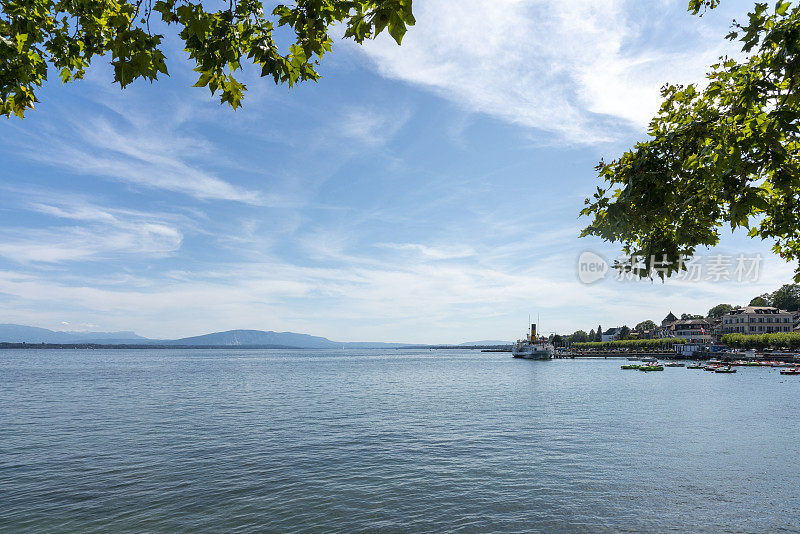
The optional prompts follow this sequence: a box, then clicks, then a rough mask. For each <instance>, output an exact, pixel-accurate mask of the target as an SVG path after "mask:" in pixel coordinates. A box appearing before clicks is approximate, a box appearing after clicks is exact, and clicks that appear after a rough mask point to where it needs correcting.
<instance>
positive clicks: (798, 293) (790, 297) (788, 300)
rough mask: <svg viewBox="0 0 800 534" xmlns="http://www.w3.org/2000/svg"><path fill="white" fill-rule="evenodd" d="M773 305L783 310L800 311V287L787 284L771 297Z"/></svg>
mask: <svg viewBox="0 0 800 534" xmlns="http://www.w3.org/2000/svg"><path fill="white" fill-rule="evenodd" d="M770 297H771V299H770V301H771V302H772V305H773V306H775V307H776V308H779V309H781V310H787V311H797V310H800V285H797V284H786V285H784V286H782V287H781V288H780V289H778V290H777V291H775V292H774V293H772V295H770Z"/></svg>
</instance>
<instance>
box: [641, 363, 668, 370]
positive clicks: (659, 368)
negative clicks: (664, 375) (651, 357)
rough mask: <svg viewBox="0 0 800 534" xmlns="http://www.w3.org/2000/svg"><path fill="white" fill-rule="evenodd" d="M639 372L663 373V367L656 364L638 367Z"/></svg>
mask: <svg viewBox="0 0 800 534" xmlns="http://www.w3.org/2000/svg"><path fill="white" fill-rule="evenodd" d="M639 370H640V371H663V370H664V366H663V365H659V364H657V363H654V364H649V365H641V366H639Z"/></svg>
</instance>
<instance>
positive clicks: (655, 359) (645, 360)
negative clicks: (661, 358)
mask: <svg viewBox="0 0 800 534" xmlns="http://www.w3.org/2000/svg"><path fill="white" fill-rule="evenodd" d="M642 361H643V362H645V363H658V359H657V358H653V357H652V356H647V357H645V358H642Z"/></svg>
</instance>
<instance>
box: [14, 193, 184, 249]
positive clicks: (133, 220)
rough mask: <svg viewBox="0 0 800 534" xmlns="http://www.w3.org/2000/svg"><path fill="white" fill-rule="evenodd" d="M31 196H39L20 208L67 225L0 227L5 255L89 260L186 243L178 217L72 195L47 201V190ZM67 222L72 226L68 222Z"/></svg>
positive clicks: (174, 247)
mask: <svg viewBox="0 0 800 534" xmlns="http://www.w3.org/2000/svg"><path fill="white" fill-rule="evenodd" d="M7 191H8V190H7ZM32 196H33V198H34V200H29V201H28V203H27V204H26V203H25V202H22V203H21V204H20V205H19V206H18V207H19V208H23V209H27V210H29V211H34V212H38V213H40V214H44V215H47V216H50V217H52V218H54V219H55V220H56V221H58V222H62V224H53V225H50V226H43V227H39V228H26V227H13V226H7V227H5V228H3V229H2V230H0V256H3V257H5V258H7V259H9V260H12V261H15V262H19V263H60V262H65V261H87V260H98V259H107V258H108V257H109V255H113V254H140V255H146V256H162V255H165V254H169V253H172V252H174V251H176V250H178V249H179V248H180V246H181V242H182V241H183V233H182V232H181V230H180V229H179V228H178V227H177V226H176V225H175V224H174V219H175V217H168V216H165V215H161V214H154V213H146V212H142V211H135V210H126V209H115V208H107V207H101V206H98V205H96V204H93V203H91V202H87V201H86V200H84V199H80V198H77V197H71V196H69V195H65V196H64V198H60V199H52V200H44V199H43V197H45V195H42V194H38V195H37V194H33V195H32ZM170 219H173V220H170ZM65 220H67V221H71V223H72V224H71V225H64V224H63V221H65ZM76 223H77V224H76Z"/></svg>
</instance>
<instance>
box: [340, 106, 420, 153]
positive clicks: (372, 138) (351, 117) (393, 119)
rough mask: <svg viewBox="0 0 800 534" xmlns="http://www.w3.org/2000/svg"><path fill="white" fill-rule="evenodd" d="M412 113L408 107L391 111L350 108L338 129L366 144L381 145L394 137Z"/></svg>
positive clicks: (343, 133) (342, 133)
mask: <svg viewBox="0 0 800 534" xmlns="http://www.w3.org/2000/svg"><path fill="white" fill-rule="evenodd" d="M410 115H411V114H410V112H409V111H408V110H407V109H402V110H398V111H396V112H394V113H391V112H386V111H385V110H379V109H375V108H368V107H355V108H349V109H347V110H345V112H344V114H343V116H342V117H341V119H340V120H339V121H338V122H337V129H338V133H339V134H340V135H342V136H344V137H345V138H348V139H354V140H357V141H359V142H361V143H363V144H366V145H380V144H384V143H386V142H387V141H388V140H389V139H390V138H392V137H393V136H394V135H395V134H396V133H397V131H398V130H399V129H400V128H402V126H403V125H404V124H405V123H406V122H407V121H408V119H409V117H410Z"/></svg>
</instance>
